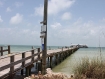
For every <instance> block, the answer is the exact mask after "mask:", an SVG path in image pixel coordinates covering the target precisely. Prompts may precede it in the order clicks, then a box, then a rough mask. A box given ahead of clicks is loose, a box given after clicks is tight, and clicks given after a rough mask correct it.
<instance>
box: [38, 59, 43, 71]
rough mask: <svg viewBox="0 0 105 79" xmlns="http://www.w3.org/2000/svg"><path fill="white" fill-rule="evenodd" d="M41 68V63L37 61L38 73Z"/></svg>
mask: <svg viewBox="0 0 105 79" xmlns="http://www.w3.org/2000/svg"><path fill="white" fill-rule="evenodd" d="M41 70H42V67H41V61H38V71H41Z"/></svg>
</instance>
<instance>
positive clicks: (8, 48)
mask: <svg viewBox="0 0 105 79" xmlns="http://www.w3.org/2000/svg"><path fill="white" fill-rule="evenodd" d="M10 53H11V51H10V45H9V46H8V54H10Z"/></svg>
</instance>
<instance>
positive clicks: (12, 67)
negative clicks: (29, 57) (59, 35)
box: [9, 55, 14, 79]
mask: <svg viewBox="0 0 105 79" xmlns="http://www.w3.org/2000/svg"><path fill="white" fill-rule="evenodd" d="M12 62H14V55H13V56H10V63H12ZM13 72H14V66H11V67H10V75H9V78H10V79H13Z"/></svg>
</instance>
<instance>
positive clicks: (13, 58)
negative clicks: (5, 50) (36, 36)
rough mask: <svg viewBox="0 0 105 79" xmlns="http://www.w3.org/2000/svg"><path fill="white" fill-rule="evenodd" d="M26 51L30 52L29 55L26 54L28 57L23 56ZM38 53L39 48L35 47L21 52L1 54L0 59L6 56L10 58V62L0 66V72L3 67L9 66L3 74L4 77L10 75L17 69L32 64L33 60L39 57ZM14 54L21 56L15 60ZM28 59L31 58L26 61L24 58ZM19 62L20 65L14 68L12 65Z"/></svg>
mask: <svg viewBox="0 0 105 79" xmlns="http://www.w3.org/2000/svg"><path fill="white" fill-rule="evenodd" d="M35 50H37V52H35ZM27 52H28V53H31V55H30V56H28V57H25V56H26V54H27ZM40 54H41V52H40V48H37V49H32V50H29V51H26V52H21V53H17V54H10V55H7V56H1V57H0V60H1V59H5V58H8V59H10V63H9V64H6V65H4V66H2V67H0V72H1V71H3V70H5V69H8V68H10V71H9V72H8V73H7V74H5V77H6V76H10V75H11V74H14V73H15V72H17V71H19V70H21V69H23V68H25V67H27V66H29V65H31V64H33V62H35V61H37V60H38V59H40ZM16 55H21V57H22V58H21V59H19V60H17V61H15V56H16ZM35 56H36V58H34V57H35ZM28 59H31V61H30V62H28V63H26V60H28ZM19 63H21V64H22V65H21V67H19V68H17V69H15V68H14V66H15V65H17V64H19Z"/></svg>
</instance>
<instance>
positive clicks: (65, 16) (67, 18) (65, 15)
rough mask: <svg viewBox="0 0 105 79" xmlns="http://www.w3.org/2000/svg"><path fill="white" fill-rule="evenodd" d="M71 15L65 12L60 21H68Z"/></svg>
mask: <svg viewBox="0 0 105 79" xmlns="http://www.w3.org/2000/svg"><path fill="white" fill-rule="evenodd" d="M71 17H72V16H71V13H69V12H65V13H64V14H63V15H62V20H70V19H71Z"/></svg>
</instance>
